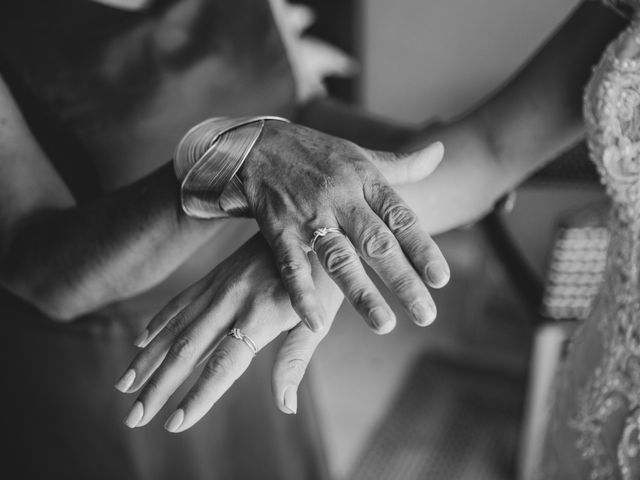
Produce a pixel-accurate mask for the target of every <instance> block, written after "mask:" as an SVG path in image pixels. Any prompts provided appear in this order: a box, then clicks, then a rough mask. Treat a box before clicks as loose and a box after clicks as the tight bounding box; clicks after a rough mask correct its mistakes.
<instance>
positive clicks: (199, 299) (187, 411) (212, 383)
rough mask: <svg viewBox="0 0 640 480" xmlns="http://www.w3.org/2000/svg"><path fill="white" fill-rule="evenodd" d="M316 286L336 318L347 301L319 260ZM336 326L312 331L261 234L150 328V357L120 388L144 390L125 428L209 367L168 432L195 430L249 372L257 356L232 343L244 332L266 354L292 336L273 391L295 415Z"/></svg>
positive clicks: (142, 356) (145, 418)
mask: <svg viewBox="0 0 640 480" xmlns="http://www.w3.org/2000/svg"><path fill="white" fill-rule="evenodd" d="M311 262H312V265H313V273H314V282H315V284H316V286H317V288H318V290H319V291H321V292H322V296H323V299H324V301H325V305H326V306H327V308H328V310H329V312H328V313H329V314H330V318H331V319H333V318H334V317H335V314H336V312H337V310H338V307H339V306H340V303H341V301H342V295H340V292H339V291H338V289H337V288H336V286H335V284H334V283H333V282H332V281H331V280H330V279H329V278H328V277H327V276H326V275H324V272H322V269H321V268H320V266H319V265H318V262H317V260H315V259H313V258H312V259H311ZM332 321H333V320H331V321H330V322H328V323H327V324H326V325H325V328H324V329H322V330H320V331H318V332H312V331H310V330H309V329H308V328H306V327H305V326H304V325H303V324H301V323H299V322H300V320H299V318H298V317H297V315H296V313H295V312H294V311H293V309H292V308H291V303H290V302H289V298H288V296H287V293H286V291H285V289H284V287H283V285H282V282H281V281H280V278H279V276H278V271H277V269H276V266H275V264H274V262H273V256H272V253H271V250H270V248H269V246H268V245H267V243H266V242H265V241H264V238H263V237H262V236H261V235H256V236H255V237H253V238H252V239H251V240H249V241H248V242H247V243H245V244H244V245H243V246H242V247H240V249H238V250H237V251H236V252H235V253H234V254H233V255H231V256H230V257H229V258H228V259H227V260H225V261H224V262H222V263H221V264H220V265H219V266H218V267H217V268H215V269H214V270H213V271H212V272H211V273H210V274H208V275H207V276H206V277H204V278H203V279H201V280H200V281H199V282H197V283H195V284H194V285H192V286H191V287H189V288H187V289H186V290H184V291H183V292H182V293H181V294H180V295H178V296H177V297H176V298H174V299H173V300H172V301H171V302H170V303H169V304H168V305H167V306H166V307H165V308H164V309H163V310H162V311H161V312H160V313H158V315H156V316H155V317H154V318H153V320H152V321H151V322H150V323H149V325H148V327H147V330H146V331H145V334H144V335H143V339H144V340H143V342H142V343H141V344H139V346H142V347H144V348H143V350H141V351H140V353H139V354H138V355H137V356H136V358H135V359H134V360H133V362H132V363H131V365H130V366H129V368H128V369H127V372H126V373H125V374H124V375H123V377H122V378H121V379H120V381H119V382H118V383H117V384H116V388H118V390H120V391H122V392H126V393H130V392H135V391H137V390H139V389H140V388H141V387H142V386H143V385H144V389H143V390H142V392H141V393H140V395H139V396H138V399H137V401H136V402H135V403H134V405H133V407H132V409H131V411H130V412H129V414H128V415H127V418H126V419H125V423H126V424H127V425H128V426H129V427H131V428H133V427H141V426H143V425H146V424H147V423H149V421H151V419H152V418H153V417H154V416H155V415H156V414H157V413H158V411H159V410H160V409H161V408H162V406H163V405H164V404H165V403H166V401H167V400H168V399H169V397H170V396H171V395H172V394H173V393H174V392H175V391H176V390H177V389H178V387H179V386H180V385H182V383H183V382H185V381H186V380H187V378H188V377H189V376H190V375H191V374H192V372H193V371H194V370H195V369H196V367H197V366H198V365H199V364H200V363H202V362H205V361H206V363H205V366H204V370H203V371H202V374H201V375H200V378H199V379H198V381H197V382H196V383H195V385H194V386H193V388H192V389H191V390H190V392H189V393H188V394H187V396H186V397H185V398H184V399H183V400H182V402H181V404H180V406H179V407H178V409H177V410H176V413H174V415H173V416H172V417H170V419H169V421H168V422H167V424H166V428H167V429H168V430H169V431H172V432H181V431H184V430H186V429H188V428H189V427H191V426H192V425H194V424H195V423H196V422H197V421H198V420H199V419H200V418H201V417H202V416H204V415H205V413H206V412H207V411H209V409H211V407H212V406H213V405H214V404H215V402H216V401H217V400H218V399H219V398H220V397H221V396H222V395H224V393H225V392H226V391H227V390H228V389H229V387H231V385H232V384H233V382H234V381H235V380H236V379H238V378H239V377H240V376H241V375H242V374H243V373H244V371H245V370H246V369H247V367H248V366H249V364H250V362H251V360H252V359H253V352H252V351H251V350H250V348H249V347H248V346H247V345H245V344H244V343H243V342H242V341H240V340H237V339H235V338H232V337H228V336H226V334H227V332H228V331H229V330H230V329H231V328H232V327H236V328H239V329H240V330H241V331H242V332H244V333H245V334H247V335H248V336H249V337H250V338H251V339H252V340H253V341H254V342H255V344H256V346H257V347H258V349H261V348H262V347H264V346H265V345H267V344H268V343H270V342H271V341H272V340H274V339H275V338H276V337H277V336H279V335H280V333H282V332H288V333H287V338H286V339H285V341H284V342H283V344H282V346H281V348H280V350H279V353H278V357H277V359H276V362H275V365H274V369H273V392H274V395H275V398H276V403H277V405H278V407H279V408H280V410H282V411H283V412H285V413H295V412H296V410H297V396H296V392H297V389H298V385H299V383H300V381H301V380H302V377H303V375H304V372H305V370H306V367H307V365H308V363H309V360H310V359H311V356H312V355H313V352H314V351H315V349H316V347H317V346H318V344H319V343H320V341H321V340H322V338H323V337H324V336H325V334H326V332H327V331H328V329H329V327H330V324H331V322H332Z"/></svg>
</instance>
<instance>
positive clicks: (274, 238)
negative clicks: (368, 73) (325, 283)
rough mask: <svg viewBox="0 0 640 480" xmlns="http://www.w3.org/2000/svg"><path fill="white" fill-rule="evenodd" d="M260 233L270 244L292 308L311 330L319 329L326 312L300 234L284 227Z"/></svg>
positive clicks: (323, 322) (323, 321)
mask: <svg viewBox="0 0 640 480" xmlns="http://www.w3.org/2000/svg"><path fill="white" fill-rule="evenodd" d="M263 234H264V236H265V238H266V239H267V241H268V242H269V243H270V244H271V246H272V249H273V253H274V256H275V260H276V264H277V266H278V270H279V271H280V278H281V279H282V283H283V284H284V286H285V289H286V290H287V292H288V293H289V298H290V299H291V305H292V306H293V309H294V310H295V312H296V313H297V314H298V316H299V317H300V319H301V320H302V321H303V322H304V323H305V325H307V326H308V327H309V328H310V329H311V330H319V329H321V328H322V326H323V325H324V324H325V317H326V314H325V312H324V308H323V307H322V303H321V302H320V299H319V298H318V295H317V293H316V287H315V285H314V283H313V277H312V275H311V265H310V264H309V259H308V258H307V253H306V252H305V250H304V249H303V244H302V241H301V240H300V237H298V236H297V235H295V234H292V233H288V232H287V231H286V230H285V229H283V231H281V232H280V233H275V232H271V231H269V230H266V231H264V230H263Z"/></svg>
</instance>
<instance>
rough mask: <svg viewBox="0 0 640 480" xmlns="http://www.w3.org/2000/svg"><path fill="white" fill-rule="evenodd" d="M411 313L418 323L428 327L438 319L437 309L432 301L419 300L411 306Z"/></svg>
mask: <svg viewBox="0 0 640 480" xmlns="http://www.w3.org/2000/svg"><path fill="white" fill-rule="evenodd" d="M411 315H413V319H414V320H415V322H416V323H417V324H418V325H420V326H423V327H426V326H427V325H431V324H432V323H433V321H434V320H435V319H436V310H435V307H434V306H433V304H431V302H427V301H424V300H418V301H417V302H415V303H414V304H413V305H412V306H411Z"/></svg>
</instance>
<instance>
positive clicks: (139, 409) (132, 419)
mask: <svg viewBox="0 0 640 480" xmlns="http://www.w3.org/2000/svg"><path fill="white" fill-rule="evenodd" d="M143 415H144V407H143V406H142V403H141V402H136V403H134V404H133V407H131V410H129V414H128V415H127V416H126V417H125V419H124V420H123V422H124V424H125V425H126V426H127V427H129V428H135V427H136V425H138V424H139V423H140V420H142V417H143Z"/></svg>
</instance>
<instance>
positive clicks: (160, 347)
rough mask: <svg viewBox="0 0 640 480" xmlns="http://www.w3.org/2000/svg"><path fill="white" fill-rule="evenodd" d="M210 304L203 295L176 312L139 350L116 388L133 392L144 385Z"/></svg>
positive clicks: (124, 391)
mask: <svg viewBox="0 0 640 480" xmlns="http://www.w3.org/2000/svg"><path fill="white" fill-rule="evenodd" d="M208 304H209V298H208V297H207V296H204V295H203V296H201V297H199V298H197V299H196V300H195V301H194V302H193V303H191V304H190V305H188V306H187V307H185V308H183V309H182V310H180V311H179V312H178V313H176V315H174V316H173V317H172V318H171V319H170V320H169V321H168V322H167V323H166V325H164V327H163V328H162V330H160V332H159V333H158V334H156V335H155V336H154V338H153V340H151V341H150V342H149V343H148V344H147V346H146V347H144V348H143V349H142V350H141V351H140V352H138V354H137V355H136V357H135V358H134V359H133V361H132V362H131V364H129V367H128V368H127V370H126V372H125V373H124V374H123V375H122V377H121V378H120V380H118V382H117V383H116V385H115V388H116V389H118V390H120V391H121V392H123V393H131V392H135V391H137V390H138V389H139V388H140V387H142V385H144V383H145V382H146V381H147V380H148V379H149V377H150V376H151V375H152V374H153V372H154V371H155V370H156V369H157V368H158V367H159V366H160V364H161V363H162V361H163V360H164V357H165V355H166V354H167V352H168V351H169V347H170V346H171V344H172V343H173V342H174V340H175V339H176V338H177V337H178V336H179V335H180V334H181V333H182V331H183V330H184V329H185V328H186V327H187V326H188V325H189V324H190V323H191V322H192V320H193V319H194V318H196V317H197V316H199V315H200V313H201V312H202V311H203V310H204V309H205V308H206V307H207V305H208Z"/></svg>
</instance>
